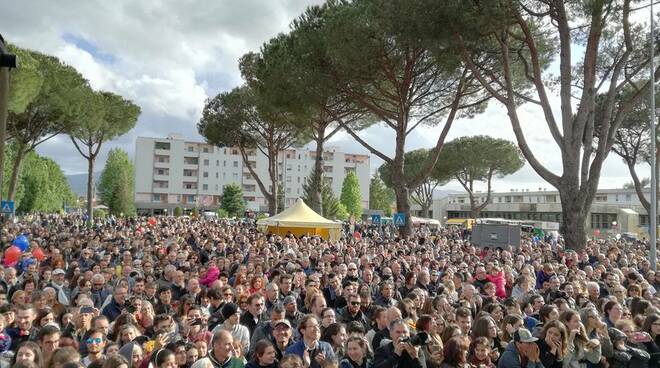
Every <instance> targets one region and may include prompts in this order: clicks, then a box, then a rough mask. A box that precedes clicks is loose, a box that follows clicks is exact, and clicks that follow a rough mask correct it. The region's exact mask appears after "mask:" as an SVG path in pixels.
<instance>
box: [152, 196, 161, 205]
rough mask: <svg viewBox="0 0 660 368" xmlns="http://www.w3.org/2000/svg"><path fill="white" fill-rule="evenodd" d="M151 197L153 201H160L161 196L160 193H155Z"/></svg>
mask: <svg viewBox="0 0 660 368" xmlns="http://www.w3.org/2000/svg"><path fill="white" fill-rule="evenodd" d="M151 199H152V202H156V203H160V201H161V196H160V194H154V195H153V197H152V198H151Z"/></svg>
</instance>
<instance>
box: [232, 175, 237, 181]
mask: <svg viewBox="0 0 660 368" xmlns="http://www.w3.org/2000/svg"><path fill="white" fill-rule="evenodd" d="M232 177H233V178H234V180H235V181H236V180H238V174H237V173H234V174H233V175H232Z"/></svg>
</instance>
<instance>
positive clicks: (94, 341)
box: [85, 337, 103, 344]
mask: <svg viewBox="0 0 660 368" xmlns="http://www.w3.org/2000/svg"><path fill="white" fill-rule="evenodd" d="M85 342H86V343H88V344H100V343H102V342H103V339H102V338H100V337H96V338H91V337H90V338H88V339H87V340H85Z"/></svg>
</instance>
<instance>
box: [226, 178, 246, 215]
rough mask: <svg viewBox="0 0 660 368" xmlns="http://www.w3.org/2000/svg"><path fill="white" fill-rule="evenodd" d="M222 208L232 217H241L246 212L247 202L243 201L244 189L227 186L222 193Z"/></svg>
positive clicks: (231, 185)
mask: <svg viewBox="0 0 660 368" xmlns="http://www.w3.org/2000/svg"><path fill="white" fill-rule="evenodd" d="M220 207H221V208H222V209H223V210H225V212H226V213H227V215H229V216H232V217H241V216H243V212H244V211H245V202H244V201H243V188H241V186H240V185H238V184H229V185H226V186H225V188H224V190H223V191H222V201H221V203H220Z"/></svg>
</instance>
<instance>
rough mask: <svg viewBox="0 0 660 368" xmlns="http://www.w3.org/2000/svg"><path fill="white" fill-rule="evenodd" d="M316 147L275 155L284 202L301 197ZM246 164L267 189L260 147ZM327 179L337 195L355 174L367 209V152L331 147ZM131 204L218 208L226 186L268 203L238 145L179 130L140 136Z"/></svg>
mask: <svg viewBox="0 0 660 368" xmlns="http://www.w3.org/2000/svg"><path fill="white" fill-rule="evenodd" d="M315 157H316V152H315V151H310V150H307V149H299V148H291V149H288V150H286V151H283V152H281V153H280V157H279V158H278V165H279V167H278V171H279V180H280V183H281V184H282V187H283V189H284V194H285V206H287V207H288V206H290V205H292V204H294V203H295V201H296V199H297V198H299V197H301V196H302V195H303V189H302V186H303V183H304V182H305V178H306V177H308V176H309V174H310V173H311V171H312V170H313V169H314V161H315ZM248 159H249V160H248V163H249V164H250V166H251V167H252V168H253V169H254V170H255V172H256V173H257V175H258V176H259V177H260V178H262V180H264V184H265V185H267V186H268V188H269V190H270V189H271V188H270V185H269V183H268V182H269V179H268V178H269V176H268V160H267V158H266V156H265V155H263V154H262V153H261V152H259V151H256V150H255V151H254V152H250V153H249V156H248ZM323 165H324V172H325V174H324V175H325V180H327V181H329V182H330V184H331V186H332V189H333V191H334V192H335V194H336V195H337V196H339V195H340V194H341V186H342V182H343V180H344V177H345V175H346V174H347V173H348V172H350V171H353V172H355V173H356V174H357V176H358V178H359V181H360V189H361V191H362V199H363V202H362V205H363V207H364V208H368V207H369V180H370V172H369V156H368V155H362V154H350V153H344V152H340V151H338V150H337V149H336V148H332V147H329V148H328V149H327V150H326V151H325V152H324V153H323ZM135 172H136V175H135V176H136V178H135V205H136V207H137V209H138V211H140V212H143V213H146V212H149V213H164V212H165V211H166V210H167V211H172V210H173V209H174V208H175V207H182V208H184V209H192V208H199V209H209V210H213V209H216V208H217V207H218V206H219V204H220V198H221V196H222V192H223V189H224V187H225V185H228V184H239V185H241V186H242V188H243V196H244V197H243V199H244V200H245V204H246V208H248V209H251V210H253V211H267V209H268V205H267V203H266V200H265V198H264V196H263V195H262V193H261V191H260V189H259V186H258V184H257V181H256V180H255V179H254V177H253V176H252V174H251V173H250V171H249V168H248V167H247V166H246V165H244V163H243V160H242V158H241V155H240V152H239V150H238V148H231V147H223V148H219V147H216V146H213V145H210V144H207V143H204V142H191V141H186V140H185V139H184V138H183V136H181V135H179V134H169V135H168V136H167V138H151V137H138V139H137V140H136V147H135Z"/></svg>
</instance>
